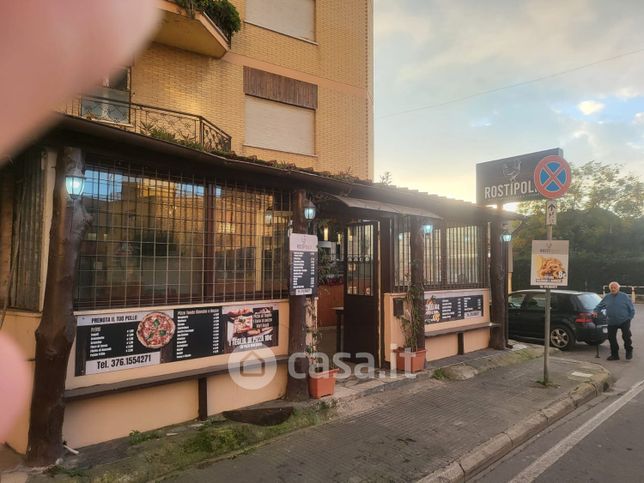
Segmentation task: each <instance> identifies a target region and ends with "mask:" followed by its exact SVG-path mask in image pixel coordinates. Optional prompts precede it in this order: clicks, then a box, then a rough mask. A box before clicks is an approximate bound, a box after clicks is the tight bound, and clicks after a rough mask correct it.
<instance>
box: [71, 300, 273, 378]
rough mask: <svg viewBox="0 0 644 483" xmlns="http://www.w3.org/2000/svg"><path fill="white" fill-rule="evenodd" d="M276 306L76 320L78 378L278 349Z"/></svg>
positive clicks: (201, 308) (205, 308) (97, 316)
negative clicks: (258, 350)
mask: <svg viewBox="0 0 644 483" xmlns="http://www.w3.org/2000/svg"><path fill="white" fill-rule="evenodd" d="M278 328H279V311H278V309H277V307H276V306H273V305H271V304H268V305H266V304H263V305H235V306H223V307H222V306H216V307H190V308H180V309H169V310H155V311H138V312H129V313H111V314H93V315H81V316H78V317H77V329H76V365H75V374H76V375H77V376H83V375H86V374H99V373H103V372H112V371H118V370H123V369H131V368H135V367H145V366H150V365H156V364H164V363H168V362H177V361H182V360H188V359H197V358H201V357H209V356H215V355H220V354H225V353H229V352H233V351H236V350H242V351H245V350H252V349H254V348H257V347H261V346H262V345H263V346H266V347H274V346H276V345H277V344H278Z"/></svg>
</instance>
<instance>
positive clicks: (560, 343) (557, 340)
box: [550, 326, 575, 351]
mask: <svg viewBox="0 0 644 483" xmlns="http://www.w3.org/2000/svg"><path fill="white" fill-rule="evenodd" d="M550 345H551V346H552V347H556V348H557V349H559V350H562V351H567V350H570V349H571V348H572V346H573V345H575V336H574V335H573V333H572V331H571V330H570V329H568V328H567V327H563V326H556V327H553V328H552V329H550Z"/></svg>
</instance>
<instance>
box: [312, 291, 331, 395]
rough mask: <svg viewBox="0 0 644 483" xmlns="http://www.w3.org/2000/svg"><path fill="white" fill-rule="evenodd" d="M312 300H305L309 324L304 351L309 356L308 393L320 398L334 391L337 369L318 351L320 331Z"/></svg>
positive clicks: (314, 302) (315, 301)
mask: <svg viewBox="0 0 644 483" xmlns="http://www.w3.org/2000/svg"><path fill="white" fill-rule="evenodd" d="M316 303H317V299H316V300H314V301H311V300H309V301H308V302H307V314H308V316H309V317H308V318H309V321H310V325H309V327H308V328H307V332H308V334H307V339H308V340H307V345H306V352H307V354H308V357H309V377H308V383H309V395H310V396H311V397H312V398H313V399H320V398H322V397H324V396H331V395H332V394H333V393H334V392H335V377H336V374H337V373H338V369H336V368H334V367H333V366H332V364H330V363H329V358H328V357H326V355H324V354H320V353H319V352H318V344H319V342H320V335H321V334H320V331H319V330H318V327H317V310H316V307H315V304H316Z"/></svg>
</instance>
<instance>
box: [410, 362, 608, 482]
mask: <svg viewBox="0 0 644 483" xmlns="http://www.w3.org/2000/svg"><path fill="white" fill-rule="evenodd" d="M611 382H612V378H611V375H610V373H608V372H603V373H600V374H595V375H593V376H592V377H591V379H590V382H582V383H581V384H579V385H578V386H577V387H576V388H575V389H573V390H572V391H570V392H569V393H568V394H567V395H566V396H564V397H562V398H560V399H558V400H557V401H555V402H553V403H551V404H550V405H549V406H547V407H545V408H543V409H540V410H539V411H536V412H534V413H532V414H531V415H529V416H528V417H527V418H525V419H524V420H523V421H520V422H518V423H516V424H514V425H513V426H510V427H509V428H508V429H506V430H505V431H503V432H501V433H499V434H497V435H496V436H493V437H492V438H490V439H489V440H487V441H485V442H484V443H481V444H479V445H478V446H475V447H474V448H472V450H471V451H469V452H468V454H467V455H465V456H462V457H461V458H459V459H458V460H456V461H453V462H451V463H450V464H448V465H446V466H443V467H442V468H439V469H438V470H436V471H434V472H433V473H431V474H429V475H427V476H425V477H424V478H421V479H420V480H419V482H422V483H439V482H440V483H445V482H462V481H465V479H466V478H470V477H472V476H473V475H475V474H477V473H479V472H481V471H482V470H484V469H485V468H487V467H488V466H490V465H491V464H492V463H494V462H495V461H497V460H499V459H501V458H502V457H503V456H505V455H506V454H508V453H509V452H510V451H512V450H513V449H515V448H516V447H518V446H520V445H521V444H523V443H524V442H526V441H527V440H528V439H530V438H532V437H533V436H535V435H536V434H538V433H539V432H541V431H543V430H544V429H545V428H547V427H548V426H550V425H551V424H553V423H554V422H556V421H558V420H559V419H561V418H563V417H564V416H566V415H567V414H569V413H571V412H572V411H574V410H575V409H577V408H578V407H580V406H581V405H583V404H585V403H587V402H588V401H590V400H592V399H594V398H595V397H597V396H599V395H600V394H602V393H603V392H604V391H606V390H607V389H608V388H609V387H610V384H611Z"/></svg>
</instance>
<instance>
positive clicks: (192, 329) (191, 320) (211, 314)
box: [173, 307, 224, 361]
mask: <svg viewBox="0 0 644 483" xmlns="http://www.w3.org/2000/svg"><path fill="white" fill-rule="evenodd" d="M174 313H175V323H176V324H177V330H176V336H175V346H174V351H173V352H174V359H175V360H177V361H180V360H184V359H194V358H197V357H208V356H214V355H217V354H223V352H224V351H223V349H224V348H223V338H222V337H221V334H222V324H221V307H206V308H192V309H181V310H175V311H174Z"/></svg>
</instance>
